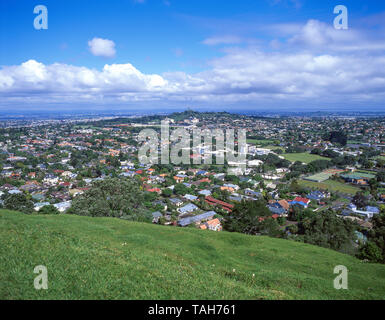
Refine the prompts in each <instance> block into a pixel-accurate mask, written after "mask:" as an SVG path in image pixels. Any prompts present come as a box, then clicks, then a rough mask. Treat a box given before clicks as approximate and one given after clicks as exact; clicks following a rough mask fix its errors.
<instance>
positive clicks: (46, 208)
mask: <svg viewBox="0 0 385 320" xmlns="http://www.w3.org/2000/svg"><path fill="white" fill-rule="evenodd" d="M59 213H60V212H59V210H58V209H56V207H54V206H53V205H48V206H44V207H42V208H41V209H40V210H39V214H59Z"/></svg>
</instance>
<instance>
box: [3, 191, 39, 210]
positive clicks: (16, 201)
mask: <svg viewBox="0 0 385 320" xmlns="http://www.w3.org/2000/svg"><path fill="white" fill-rule="evenodd" d="M4 208H6V209H9V210H15V211H20V212H23V213H27V214H29V213H32V212H33V202H32V201H31V200H29V199H28V198H27V197H26V195H25V194H23V193H17V194H8V195H6V196H5V199H4Z"/></svg>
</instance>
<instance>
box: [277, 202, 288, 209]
mask: <svg viewBox="0 0 385 320" xmlns="http://www.w3.org/2000/svg"><path fill="white" fill-rule="evenodd" d="M278 203H279V204H280V205H281V207H282V208H284V209H285V210H289V208H290V205H289V203H288V202H287V201H286V200H280V201H278Z"/></svg>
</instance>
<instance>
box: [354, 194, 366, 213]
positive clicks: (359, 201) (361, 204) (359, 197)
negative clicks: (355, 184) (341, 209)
mask: <svg viewBox="0 0 385 320" xmlns="http://www.w3.org/2000/svg"><path fill="white" fill-rule="evenodd" d="M352 202H353V203H354V204H355V205H356V206H357V208H360V209H361V208H365V207H366V206H367V205H368V199H367V198H366V197H365V196H364V194H363V193H362V192H360V191H359V192H357V193H356V195H355V196H354V197H353V200H352Z"/></svg>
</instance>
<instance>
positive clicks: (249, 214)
mask: <svg viewBox="0 0 385 320" xmlns="http://www.w3.org/2000/svg"><path fill="white" fill-rule="evenodd" d="M271 216H272V214H271V212H270V210H269V209H268V208H267V207H266V203H265V202H264V201H262V200H259V201H242V202H241V203H238V204H236V205H235V207H234V209H233V211H232V213H231V214H229V215H228V216H227V217H226V218H225V222H224V229H225V230H227V231H230V232H240V233H246V234H259V233H260V234H265V235H269V236H277V235H279V234H280V232H279V224H278V223H277V221H276V220H274V219H273V218H272V217H271Z"/></svg>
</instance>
